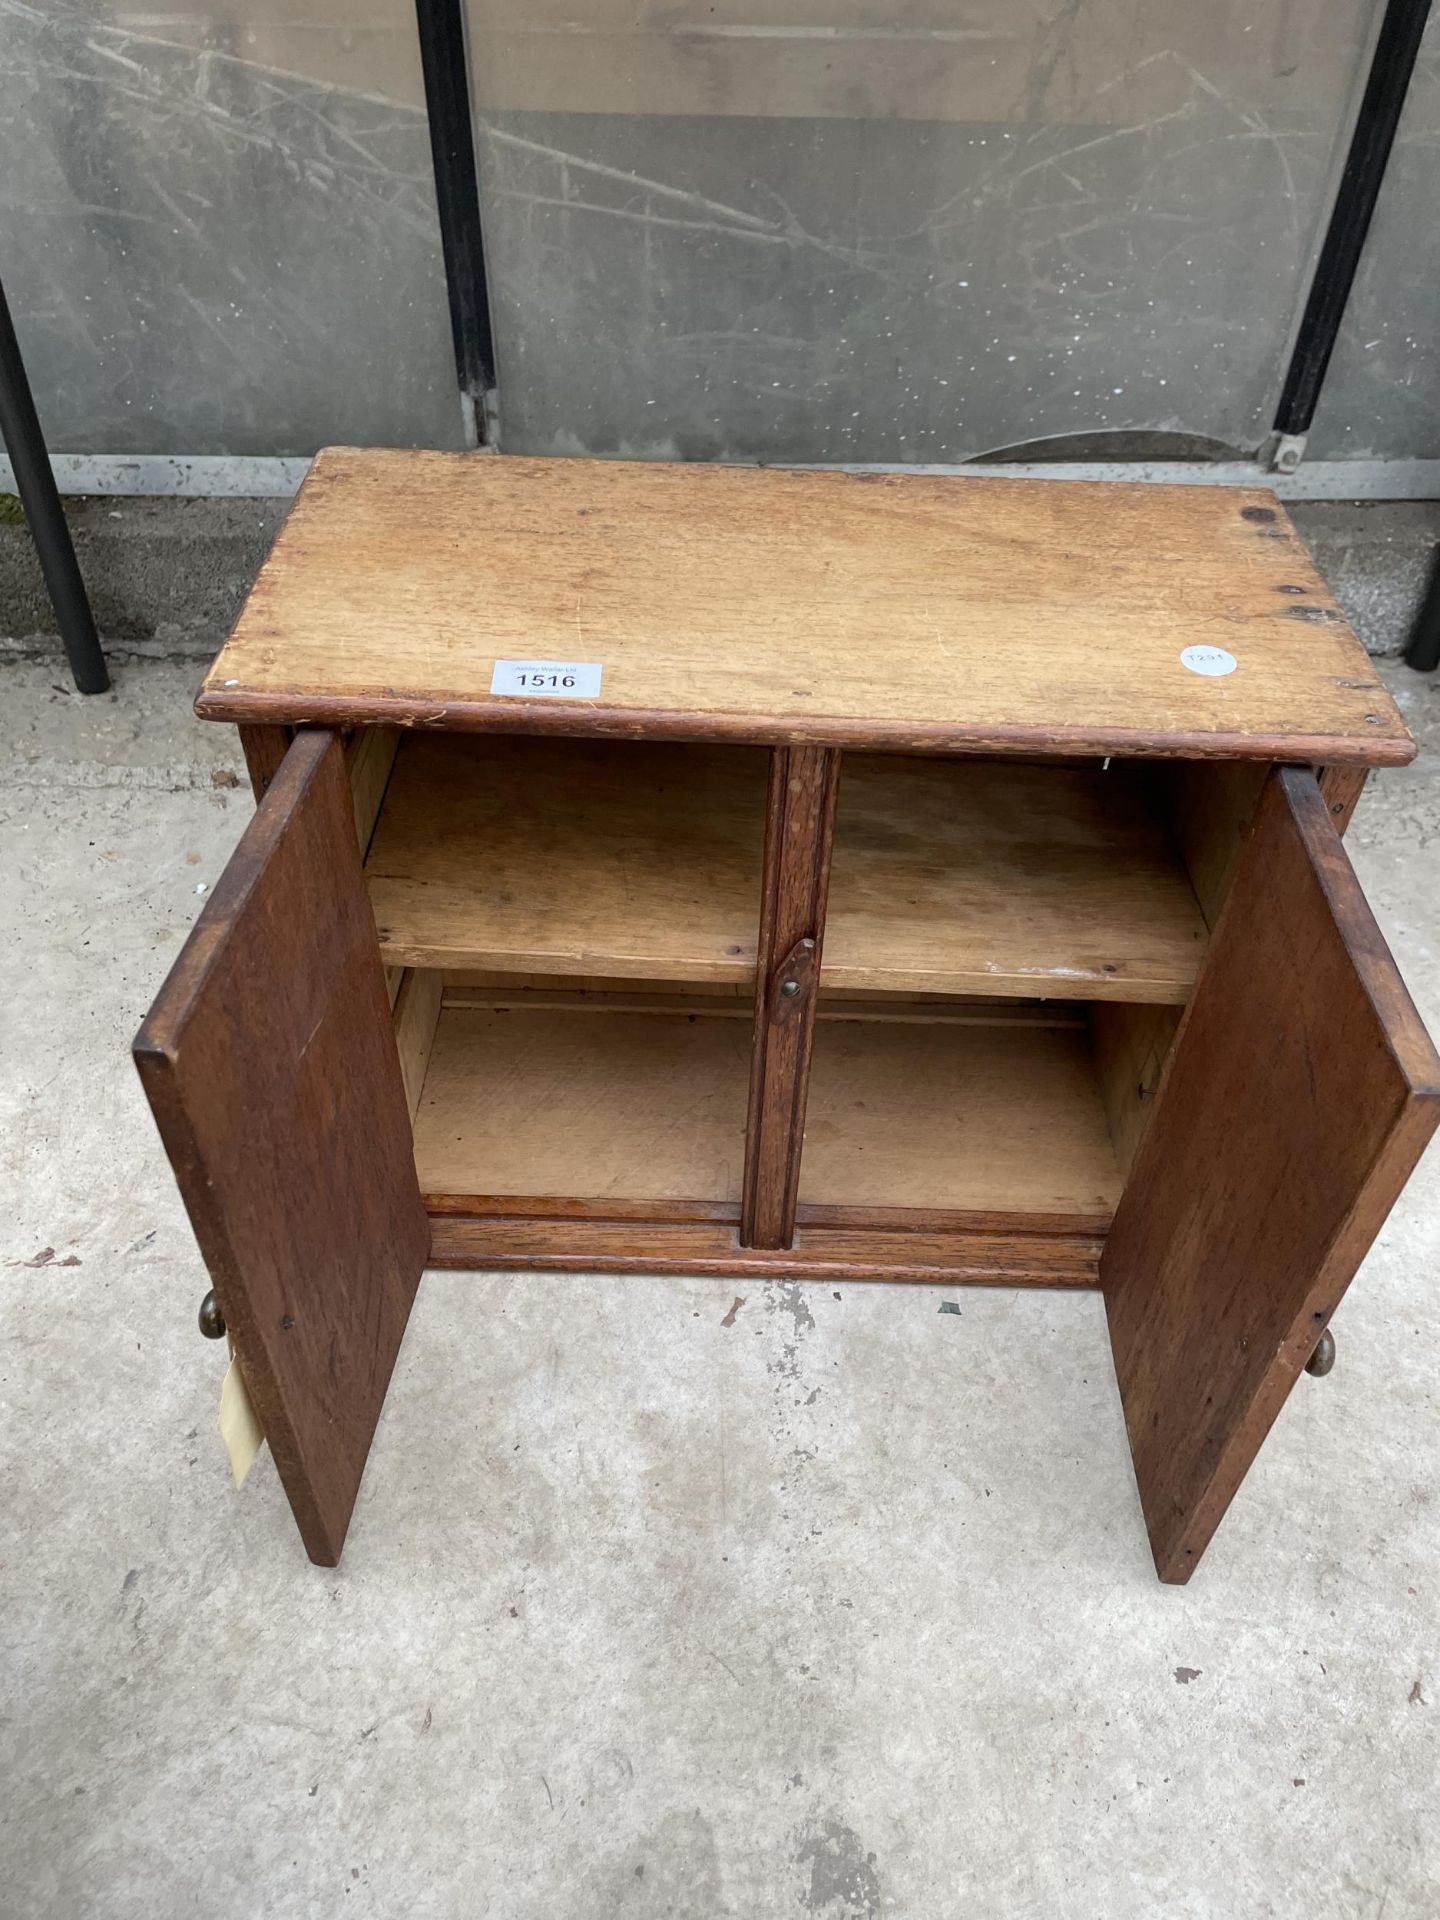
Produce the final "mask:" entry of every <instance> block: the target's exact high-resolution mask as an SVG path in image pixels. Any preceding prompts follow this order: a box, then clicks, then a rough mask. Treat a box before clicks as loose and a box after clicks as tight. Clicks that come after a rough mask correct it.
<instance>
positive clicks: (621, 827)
mask: <svg viewBox="0 0 1440 1920" xmlns="http://www.w3.org/2000/svg"><path fill="white" fill-rule="evenodd" d="M360 737H366V736H360ZM1199 771H1200V772H1202V773H1219V772H1224V771H1228V769H1224V768H1218V767H1210V768H1202V769H1200V770H1199ZM765 791H766V768H765V758H764V755H763V754H762V753H760V752H758V751H757V750H756V749H753V748H748V747H712V746H705V745H701V744H696V745H694V746H671V745H666V744H656V743H649V742H647V743H643V744H633V743H630V742H622V741H589V740H534V739H525V738H519V737H514V736H492V737H486V738H478V737H476V736H474V735H469V736H466V735H459V734H451V735H440V736H434V737H431V736H425V737H413V736H412V737H409V738H407V739H406V740H405V742H404V744H403V747H402V749H401V752H400V755H399V758H398V760H397V763H396V770H395V773H394V775H393V777H392V778H391V781H390V786H389V789H388V791H387V794H386V800H385V809H384V812H383V814H382V816H381V819H380V824H379V827H378V828H377V830H376V833H375V837H374V841H373V843H372V844H371V850H370V857H369V860H368V861H367V863H366V877H367V879H368V881H369V885H370V898H371V902H372V904H373V906H374V909H375V919H376V924H377V926H378V928H379V932H380V944H381V950H382V953H383V955H384V958H385V959H386V961H387V962H388V963H390V964H391V965H404V966H444V967H447V968H450V969H461V968H488V969H499V970H504V969H530V970H534V971H537V972H540V973H545V974H558V973H562V972H565V973H572V974H574V975H576V976H578V977H587V976H588V977H601V978H605V977H608V978H611V979H623V978H626V977H629V978H648V979H656V978H663V979H666V980H674V981H687V980H688V981H697V982H710V983H741V984H744V985H746V986H749V985H751V984H752V983H753V980H754V974H755V943H756V936H757V927H758V920H759V907H760V890H761V854H762V840H763V832H764V814H765ZM1164 798H1165V797H1164V795H1163V793H1162V792H1161V791H1160V790H1159V788H1158V787H1157V783H1156V781H1155V779H1154V778H1153V776H1152V774H1151V772H1150V771H1149V770H1146V769H1140V768H1136V767H1125V766H1122V765H1121V764H1120V763H1118V762H1113V763H1112V764H1111V766H1110V768H1109V770H1108V772H1102V771H1101V768H1100V764H1099V763H1098V762H1096V763H1094V764H1093V765H1090V766H1086V767H1074V766H1064V765H1055V766H1043V767H1038V766H1030V765H1023V764H1018V763H1015V762H1006V761H997V760H933V759H906V758H904V757H901V756H898V755H891V754H886V755H879V754H846V755H845V759H844V780H843V783H842V790H841V797H840V803H839V812H838V815H837V819H836V823H835V846H834V867H833V874H834V879H833V886H832V891H831V897H830V904H829V914H828V923H827V933H826V939H825V951H824V956H823V966H822V987H823V988H824V989H825V990H827V991H835V992H854V991H860V992H864V991H883V992H894V993H906V994H911V995H914V994H916V993H920V992H936V993H973V994H994V995H1004V996H1009V995H1013V994H1016V993H1032V994H1033V993H1042V992H1043V993H1045V994H1046V995H1049V996H1050V997H1052V998H1064V999H1071V998H1074V999H1116V1000H1146V1001H1157V1002H1162V1003H1164V1002H1180V1001H1183V1000H1184V998H1185V996H1186V994H1187V993H1188V992H1189V990H1190V988H1191V986H1192V985H1193V984H1194V980H1195V974H1196V971H1197V969H1198V967H1199V964H1200V956H1201V953H1202V952H1203V949H1204V942H1205V921H1204V919H1203V917H1202V915H1201V912H1200V909H1199V906H1198V904H1197V902H1196V899H1195V894H1194V890H1193V889H1192V887H1191V885H1190V881H1189V879H1188V877H1187V875H1186V872H1185V868H1184V865H1183V864H1182V862H1181V860H1180V858H1179V856H1178V854H1177V852H1176V847H1175V843H1174V840H1173V838H1172V836H1171V833H1170V830H1169V827H1168V825H1167V821H1166V814H1165V804H1164Z"/></svg>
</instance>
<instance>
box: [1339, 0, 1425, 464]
mask: <svg viewBox="0 0 1440 1920" xmlns="http://www.w3.org/2000/svg"><path fill="white" fill-rule="evenodd" d="M1437 207H1440V11H1436V12H1433V13H1432V14H1431V15H1430V24H1429V26H1428V27H1427V28H1426V30H1425V39H1424V42H1423V43H1422V45H1421V49H1420V58H1419V61H1418V62H1417V64H1416V67H1415V76H1414V78H1413V79H1412V81H1411V83H1410V92H1409V95H1408V96H1407V98H1406V102H1405V111H1404V113H1403V115H1402V116H1401V121H1400V131H1399V133H1398V135H1397V136H1396V141H1395V146H1394V148H1393V150H1392V152H1391V155H1390V165H1389V166H1388V168H1387V169H1386V172H1385V182H1384V185H1383V186H1382V187H1381V189H1380V202H1379V205H1378V206H1377V207H1376V209H1375V219H1374V223H1373V224H1372V226H1371V228H1370V234H1369V238H1368V239H1367V240H1366V243H1365V252H1364V254H1363V255H1362V256H1361V261H1360V271H1359V273H1358V274H1357V275H1356V278H1355V286H1354V289H1353V291H1352V293H1351V295H1350V303H1349V305H1348V306H1347V307H1346V309H1345V319H1344V321H1343V323H1342V325H1341V328H1340V338H1339V339H1338V340H1337V341H1336V343H1335V354H1334V358H1333V359H1332V360H1331V362H1330V367H1329V370H1328V372H1327V373H1326V376H1325V385H1324V387H1323V389H1322V390H1321V394H1320V404H1319V406H1318V407H1317V408H1316V410H1315V422H1314V426H1313V428H1312V430H1311V435H1310V444H1309V447H1308V448H1307V450H1306V457H1307V459H1309V458H1312V457H1313V458H1323V459H1330V460H1333V459H1337V458H1344V457H1346V456H1353V457H1355V458H1357V459H1358V458H1372V459H1379V460H1395V459H1409V460H1434V459H1437V458H1440V215H1437Z"/></svg>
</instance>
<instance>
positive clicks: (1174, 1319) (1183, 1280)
mask: <svg viewBox="0 0 1440 1920" xmlns="http://www.w3.org/2000/svg"><path fill="white" fill-rule="evenodd" d="M1437 1120H1440V1059H1437V1057H1436V1053H1435V1049H1434V1047H1433V1046H1432V1044H1431V1042H1430V1040H1429V1037H1428V1036H1427V1034H1426V1033H1425V1030H1424V1028H1423V1026H1422V1025H1421V1023H1420V1019H1419V1016H1418V1015H1417V1014H1416V1012H1415V1009H1414V1006H1413V1005H1412V1003H1411V1001H1410V997H1409V995H1408V994H1407V993H1406V991H1405V987H1404V984H1403V983H1402V981H1401V979H1400V977H1399V975H1398V973H1397V972H1396V969H1395V964H1394V962H1393V960H1392V959H1391V957H1390V954H1389V951H1388V950H1387V948H1386V946H1385V942H1384V939H1383V938H1382V936H1381V934H1380V931H1379V929H1378V928H1377V927H1376V925H1375V921H1374V917H1373V916H1372V914H1371V912H1370V909H1369V907H1368V906H1367V905H1366V903H1365V898H1364V895H1363V894H1362V893H1361V891H1360V887H1359V883H1358V882H1357V881H1356V879H1355V875H1354V872H1353V870H1352V869H1351V867H1350V863H1349V861H1348V860H1347V859H1346V857H1345V853H1344V850H1343V848H1342V847H1341V844H1340V841H1339V838H1338V836H1337V834H1336V832H1335V828H1334V826H1333V825H1332V823H1331V821H1330V818H1329V815H1328V812H1327V810H1326V803H1325V801H1324V800H1323V798H1322V797H1321V794H1320V792H1319V789H1318V787H1317V786H1316V783H1315V780H1314V778H1313V776H1312V775H1311V774H1309V773H1308V772H1304V771H1302V770H1299V769H1281V770H1279V771H1277V772H1276V773H1274V774H1272V776H1271V778H1270V780H1269V782H1268V784H1267V786H1266V789H1265V792H1264V794H1263V795H1262V798H1261V802H1260V806H1259V809H1258V811H1257V815H1256V821H1255V825H1254V828H1253V831H1252V833H1251V836H1250V838H1249V840H1248V842H1247V843H1246V846H1245V848H1244V850H1243V852H1242V855H1241V859H1240V865H1239V870H1238V872H1237V874H1236V877H1235V881H1234V884H1233V886H1232V888H1231V891H1230V896H1229V899H1228V901H1227V903H1226V905H1225V907H1224V909H1223V911H1222V914H1221V917H1220V920H1219V923H1218V925H1217V927H1216V930H1215V933H1214V935H1213V937H1212V942H1211V946H1210V950H1209V955H1208V957H1207V959H1206V962H1205V966H1204V968H1203V970H1202V972H1201V975H1200V980H1199V983H1198V985H1197V986H1196V989H1195V993H1194V996H1193V998H1192V1000H1191V1002H1190V1006H1189V1008H1188V1010H1187V1012H1186V1015H1185V1018H1184V1020H1183V1022H1182V1024H1181V1027H1180V1031H1179V1034H1178V1035H1177V1037H1176V1040H1175V1045H1174V1049H1173V1052H1172V1055H1171V1059H1170V1064H1169V1067H1168V1070H1167V1072H1166V1075H1165V1078H1164V1080H1163V1082H1162V1084H1161V1088H1160V1093H1159V1096H1158V1099H1157V1101H1156V1105H1155V1110H1154V1113H1153V1114H1152V1116H1151V1119H1150V1123H1149V1126H1148V1128H1147V1129H1146V1131H1145V1134H1144V1137H1143V1139H1142V1140H1141V1142H1140V1145H1139V1149H1138V1152H1137V1154H1136V1158H1135V1164H1134V1167H1133V1169H1132V1171H1131V1174H1130V1178H1129V1181H1128V1182H1127V1184H1126V1187H1125V1192H1124V1196H1123V1198H1122V1199H1121V1202H1120V1205H1119V1208H1118V1210H1117V1212H1116V1216H1115V1222H1114V1225H1113V1226H1112V1228H1111V1230H1110V1234H1109V1237H1108V1239H1107V1241H1106V1245H1105V1251H1104V1255H1103V1257H1102V1261H1101V1278H1102V1282H1103V1285H1104V1291H1105V1304H1106V1310H1107V1313H1108V1316H1109V1321H1110V1338H1111V1343H1112V1346H1113V1349H1114V1355H1115V1371H1116V1375H1117V1377H1118V1380H1119V1383H1120V1396H1121V1400H1122V1401H1123V1403H1124V1408H1125V1419H1126V1423H1127V1425H1128V1427H1129V1431H1130V1446H1131V1451H1132V1453H1133V1455H1134V1460H1135V1475H1136V1479H1137V1481H1138V1483H1139V1488H1140V1499H1141V1503H1142V1505H1143V1507H1144V1510H1145V1519H1146V1524H1147V1525H1148V1527H1149V1530H1150V1541H1151V1546H1152V1548H1153V1550H1154V1554H1155V1564H1156V1567H1157V1568H1158V1569H1159V1572H1160V1576H1161V1578H1162V1579H1164V1580H1170V1581H1183V1580H1186V1579H1188V1578H1189V1576H1190V1574H1191V1573H1192V1572H1193V1570H1194V1568H1195V1565H1196V1563H1197V1562H1198V1560H1199V1558H1200V1556H1201V1554H1202V1553H1203V1552H1204V1550H1205V1547H1206V1544H1207V1542H1208V1541H1209V1539H1210V1537H1211V1535H1212V1534H1213V1532H1214V1530H1215V1528H1216V1526H1217V1524H1218V1523H1219V1521H1220V1519H1221V1516H1222V1515H1223V1514H1224V1512H1225V1509H1226V1507H1227V1506H1228V1505H1229V1503H1230V1500H1231V1498H1232V1496H1233V1494H1234V1492H1235V1490H1236V1488H1237V1487H1238V1486H1239V1484H1240V1481H1241V1479H1242V1478H1243V1477H1244V1474H1245V1472H1246V1470H1247V1469H1248V1468H1249V1466H1250V1463H1251V1461H1252V1460H1253V1459H1254V1457H1255V1454H1256V1452H1257V1451H1258V1449H1259V1447H1260V1444H1261V1442H1262V1441H1263V1440H1264V1438H1265V1435H1266V1433H1267V1432H1268V1431H1269V1429H1270V1426H1271V1423H1272V1422H1273V1421H1274V1419H1275V1416H1276V1414H1277V1413H1278V1412H1279V1410H1280V1407H1281V1406H1282V1404H1283V1403H1284V1400H1285V1397H1286V1395H1287V1394H1288V1393H1289V1391H1290V1389H1291V1387H1292V1386H1293V1385H1294V1383H1295V1380H1296V1378H1297V1376H1298V1374H1299V1372H1300V1370H1301V1368H1302V1367H1303V1366H1304V1364H1305V1362H1306V1360H1307V1359H1308V1358H1309V1355H1310V1353H1311V1350H1312V1349H1313V1347H1314V1345H1315V1343H1316V1341H1317V1340H1318V1339H1319V1337H1320V1334H1321V1332H1322V1331H1323V1330H1324V1328H1325V1326H1326V1325H1327V1324H1328V1322H1329V1319H1330V1316H1331V1314H1332V1313H1333V1312H1334V1310H1335V1307H1336V1305H1337V1304H1338V1302H1339V1300H1340V1298H1341V1296H1342V1294H1343V1293H1344V1291H1345V1288H1346V1287H1347V1285H1348V1284H1349V1282H1350V1279H1351V1276H1352V1275H1353V1273H1354V1271H1355V1269H1356V1267H1357V1266H1358V1264H1359V1262H1360V1260H1361V1259H1362V1257H1363V1255H1364V1253H1365V1250H1366V1248H1367V1247H1368V1246H1369V1244H1370V1242H1371V1240H1372V1239H1373V1237H1374V1235H1375V1233H1376V1232H1377V1230H1378V1229H1379V1227H1380V1225H1381V1223H1382V1222H1383V1220H1384V1218H1385V1216H1386V1214H1387V1213H1388V1212H1389V1210H1390V1207H1391V1206H1392V1205H1393V1204H1394V1202H1395V1199H1396V1198H1397V1196H1398V1194H1399V1192H1400V1189H1401V1187H1402V1186H1403V1185H1404V1182H1405V1180H1406V1179H1407V1177H1408V1176H1409V1174H1410V1171H1411V1170H1412V1168H1413V1167H1414V1164H1415V1161H1416V1159H1417V1158H1418V1156H1419V1154H1420V1152H1421V1150H1422V1149H1423V1147H1424V1145H1425V1143H1426V1141H1427V1140H1428V1139H1429V1138H1430V1135H1431V1134H1432V1133H1433V1132H1434V1130H1435V1126H1436V1123H1437Z"/></svg>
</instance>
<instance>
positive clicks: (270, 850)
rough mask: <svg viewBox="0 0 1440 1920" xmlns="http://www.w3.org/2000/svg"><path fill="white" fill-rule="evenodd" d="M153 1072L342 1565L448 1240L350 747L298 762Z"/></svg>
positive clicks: (305, 1481) (211, 913) (241, 855)
mask: <svg viewBox="0 0 1440 1920" xmlns="http://www.w3.org/2000/svg"><path fill="white" fill-rule="evenodd" d="M135 1060H136V1064H137V1066H138V1067H139V1069H140V1078H141V1080H142V1082H143V1083H144V1087H145V1091H146V1093H147V1095H148V1096H149V1099H150V1105H151V1107H152V1109H153V1111H154V1114H155V1119H156V1121H157V1123H158V1125H159V1128H160V1134H161V1138H162V1139H163V1140H164V1143H165V1151H166V1152H167V1153H168V1154H169V1156H170V1163H171V1165H172V1166H173V1167H174V1169H175V1175H176V1178H177V1180H178V1181H179V1184H180V1192H181V1194H182V1196H183V1198H184V1201H185V1205H186V1208H187V1210H188V1212H189V1215H190V1221H191V1224H192V1226H193V1227H194V1229H195V1237H196V1239H197V1240H198V1241H199V1243H200V1251H201V1253H202V1254H203V1255H204V1258H205V1264H206V1265H207V1267H208V1268H209V1269H210V1276H211V1281H212V1283H213V1285H214V1288H215V1293H216V1297H217V1298H218V1300H219V1303H220V1309H221V1312H222V1313H223V1314H224V1316H225V1324H226V1327H227V1329H228V1331H229V1334H230V1337H231V1340H232V1341H233V1343H234V1348H235V1357H236V1360H237V1362H238V1364H239V1367H240V1371H241V1374H242V1375H243V1377H244V1380H245V1385H246V1388H247V1389H248V1391H249V1394H250V1398H251V1401H252V1402H253V1404H254V1407H255V1411H256V1413H257V1415H258V1416H259V1420H260V1423H261V1425H262V1427H263V1428H264V1431H265V1436H266V1438H267V1440H268V1441H269V1442H270V1448H271V1451H272V1452H273V1454H274V1456H275V1464H276V1466H277V1467H278V1469H279V1472H280V1479H281V1481H282V1483H283V1485H284V1488H285V1491H286V1493H287V1495H288V1496H289V1499H290V1505H291V1507H292V1508H293V1510H294V1513H295V1518H296V1521H297V1522H298V1524H299V1528H300V1534H301V1537H302V1539H303V1540H304V1542H305V1546H306V1550H307V1551H308V1553H309V1555H310V1558H311V1559H312V1560H314V1561H317V1562H318V1563H319V1564H320V1565H322V1566H334V1565H335V1564H336V1562H337V1561H338V1560H339V1558H340V1549H341V1547H342V1546H343V1544H344V1540H345V1530H346V1527H347V1526H348V1525H349V1521H350V1513H351V1509H352V1508H353V1507H354V1505H355V1496H356V1494H357V1493H358V1491H359V1488H360V1477H361V1475H362V1473H363V1472H364V1470H365V1457H366V1455H367V1454H368V1452H369V1450H370V1441H371V1437H372V1435H373V1434H374V1431H375V1423H376V1421H377V1420H378V1419H379V1416H380V1408H381V1404H382V1403H383V1401H384V1398H385V1390H386V1387H387V1386H388V1385H389V1381H390V1373H391V1369H392V1368H393V1366H394V1364H395V1356H396V1353H397V1352H398V1351H399V1347H400V1341H401V1337H402V1335H403V1334H404V1331H405V1323H406V1320H407V1319H408V1317H409V1313H410V1306H411V1302H412V1301H413V1300H414V1297H415V1289H416V1286H417V1285H418V1283H419V1279H420V1273H421V1270H422V1268H423V1266H424V1264H425V1260H426V1257H427V1255H428V1252H429V1247H430V1223H429V1220H428V1218H427V1216H426V1212H425V1207H424V1203H423V1202H422V1200H421V1198H420V1188H419V1183H418V1181H417V1179H416V1176H415V1161H414V1151H413V1147H412V1141H411V1132H410V1118H409V1111H408V1108H407V1106H406V1101H405V1091H404V1087H403V1085H402V1083H401V1075H400V1063H399V1059H398V1056H397V1054H396V1050H395V1041H394V1037H393V1034H392V1030H391V1022H390V1007H389V1001H388V999H387V996H386V992H385V979H384V972H383V969H382V967H381V964H380V952H379V947H378V945H377V942H376V938H375V924H374V921H373V919H372V917H371V913H370V902H369V899H368V897H367V895H366V891H365V882H364V878H363V875H362V872H361V867H360V855H359V851H358V849H357V847H356V842H355V821H354V815H353V809H352V803H351V797H350V788H349V784H348V782H347V780H346V776H345V765H344V752H343V747H342V744H341V741H340V739H339V737H338V736H337V735H336V734H333V733H329V732H323V731H317V732H309V733H301V734H299V735H298V736H297V738H296V740H295V742H294V744H293V746H291V747H290V749H289V751H288V752H287V753H286V755H285V758H284V762H283V764H282V765H281V767H280V770H279V772H278V773H277V774H276V775H275V777H274V779H273V781H272V782H271V784H270V787H269V790H268V791H267V793H266V795H265V797H264V799H263V800H262V801H261V803H260V806H259V808H258V809H257V811H256V814H255V818H254V819H253V820H252V821H251V823H250V825H249V827H248V828H247V829H246V832H245V834H244V836H243V838H242V839H241V841H240V844H239V846H238V847H237V848H236V851H235V854H234V856H233V858H232V859H231V861H230V864H229V865H228V866H227V867H226V869H225V872H224V874H223V875H222V876H221V878H220V880H219V882H218V884H217V885H216V888H215V891H214V893H213V894H212V895H211V896H210V899H209V901H208V902H207V903H206V906H205V908H204V910H203V912H202V913H201V915H200V918H199V920H198V921H197V922H196V925H195V929H194V931H193V932H192V934H191V935H190V938H189V940H188V941H187V942H186V943H185V947H184V949H183V951H182V952H181V954H180V957H179V959H178V960H177V961H176V962H175V965H174V967H173V968H172V970H171V972H170V976H169V978H168V979H167V980H166V982H165V985H164V986H163V987H162V988H161V990H160V994H159V997H158V998H157V999H156V1001H155V1004H154V1006H153V1007H152V1008H151V1010H150V1013H149V1016H148V1018H147V1019H146V1021H145V1024H144V1025H143V1026H142V1027H141V1029H140V1033H139V1035H138V1037H137V1039H136V1041H135Z"/></svg>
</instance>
